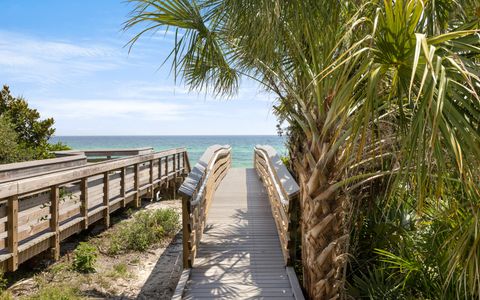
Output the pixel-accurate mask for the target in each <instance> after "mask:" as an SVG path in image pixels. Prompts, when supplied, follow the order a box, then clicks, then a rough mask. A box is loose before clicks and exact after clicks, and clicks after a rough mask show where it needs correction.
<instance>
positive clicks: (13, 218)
mask: <svg viewBox="0 0 480 300" xmlns="http://www.w3.org/2000/svg"><path fill="white" fill-rule="evenodd" d="M7 205H8V207H7V230H8V237H7V247H8V250H9V251H10V253H12V257H11V258H10V259H9V260H8V270H9V271H16V270H17V269H18V196H17V195H15V196H12V197H10V198H8V204H7Z"/></svg>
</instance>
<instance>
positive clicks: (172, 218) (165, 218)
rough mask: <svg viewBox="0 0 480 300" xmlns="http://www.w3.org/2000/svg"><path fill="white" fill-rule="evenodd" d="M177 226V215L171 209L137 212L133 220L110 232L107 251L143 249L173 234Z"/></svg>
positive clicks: (111, 252) (116, 252)
mask: <svg viewBox="0 0 480 300" xmlns="http://www.w3.org/2000/svg"><path fill="white" fill-rule="evenodd" d="M179 228H180V221H179V215H178V213H177V212H175V210H173V209H170V208H168V209H158V210H154V211H149V210H147V211H141V212H138V213H137V214H135V215H133V220H131V221H128V222H125V223H122V224H120V225H119V226H118V228H117V229H116V230H115V231H114V232H113V233H112V236H111V239H110V244H109V245H108V253H109V254H112V255H115V254H118V253H122V252H125V251H129V250H135V251H145V250H147V249H148V248H149V247H150V246H152V245H154V244H157V243H159V242H161V241H162V240H163V239H164V238H167V237H171V236H173V235H174V234H175V233H176V232H177V230H178V229H179Z"/></svg>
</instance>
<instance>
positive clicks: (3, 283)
mask: <svg viewBox="0 0 480 300" xmlns="http://www.w3.org/2000/svg"><path fill="white" fill-rule="evenodd" d="M7 284H8V280H7V278H5V272H4V271H3V269H2V268H0V293H1V292H3V291H5V289H6V288H7Z"/></svg>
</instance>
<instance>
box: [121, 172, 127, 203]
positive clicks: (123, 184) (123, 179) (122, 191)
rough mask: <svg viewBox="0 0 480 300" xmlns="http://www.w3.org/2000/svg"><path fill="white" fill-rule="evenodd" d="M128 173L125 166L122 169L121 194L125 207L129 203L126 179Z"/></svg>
mask: <svg viewBox="0 0 480 300" xmlns="http://www.w3.org/2000/svg"><path fill="white" fill-rule="evenodd" d="M126 174H127V169H126V168H125V167H123V168H121V169H120V196H121V197H122V207H125V206H126V204H127V199H125V195H126V186H125V185H126V181H125V176H126Z"/></svg>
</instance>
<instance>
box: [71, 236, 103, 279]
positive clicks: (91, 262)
mask: <svg viewBox="0 0 480 300" xmlns="http://www.w3.org/2000/svg"><path fill="white" fill-rule="evenodd" d="M73 255H74V257H73V264H72V267H73V269H74V270H75V271H77V272H81V273H90V272H94V271H95V262H96V260H97V256H98V250H97V248H96V247H95V246H93V245H91V244H89V243H87V242H81V243H80V244H79V245H78V247H77V248H76V249H75V250H74V251H73Z"/></svg>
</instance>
